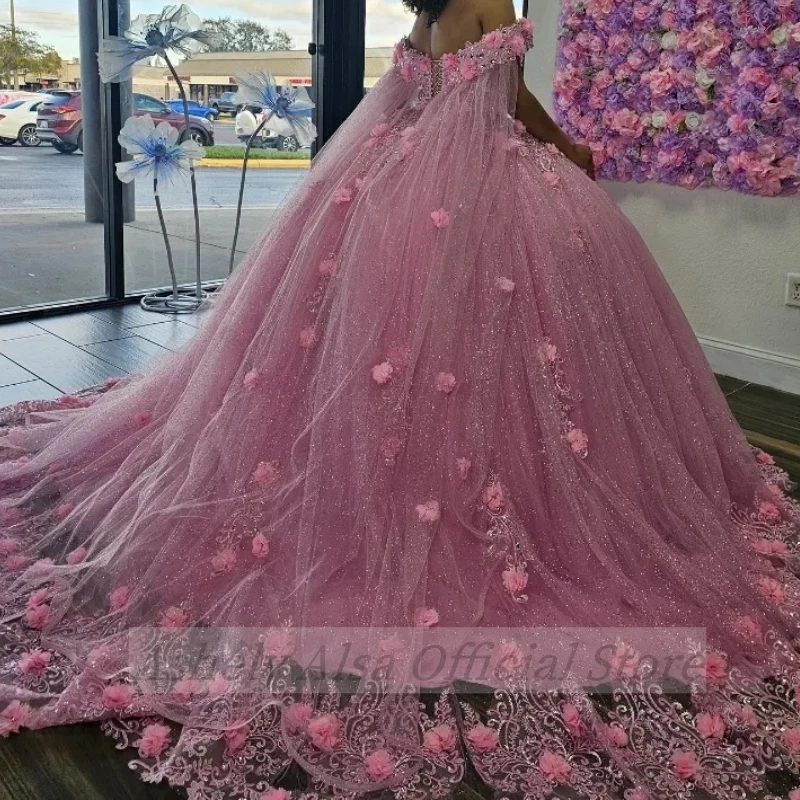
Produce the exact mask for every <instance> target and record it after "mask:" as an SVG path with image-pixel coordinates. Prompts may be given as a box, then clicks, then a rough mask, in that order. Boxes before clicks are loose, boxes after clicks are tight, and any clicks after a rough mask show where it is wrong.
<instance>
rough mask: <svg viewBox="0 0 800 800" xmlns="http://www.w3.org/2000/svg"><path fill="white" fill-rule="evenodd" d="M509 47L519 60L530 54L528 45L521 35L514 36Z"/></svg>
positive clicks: (509, 42)
mask: <svg viewBox="0 0 800 800" xmlns="http://www.w3.org/2000/svg"><path fill="white" fill-rule="evenodd" d="M508 46H509V47H510V48H511V52H512V53H513V54H514V55H515V56H516V57H517V58H522V56H524V55H525V53H527V52H528V43H527V42H526V41H525V39H524V38H523V37H522V36H520V35H519V34H517V35H515V36H512V37H511V38H510V39H509V40H508Z"/></svg>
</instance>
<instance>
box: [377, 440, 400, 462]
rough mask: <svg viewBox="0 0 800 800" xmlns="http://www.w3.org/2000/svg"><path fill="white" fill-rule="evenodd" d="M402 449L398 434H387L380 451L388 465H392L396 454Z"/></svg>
mask: <svg viewBox="0 0 800 800" xmlns="http://www.w3.org/2000/svg"><path fill="white" fill-rule="evenodd" d="M402 449H403V440H402V439H401V438H400V437H399V436H387V437H386V438H385V439H384V440H383V444H382V445H381V452H382V453H383V457H384V459H385V460H386V463H387V464H388V465H389V466H393V465H394V462H395V460H396V459H397V456H398V455H400V451H401V450H402Z"/></svg>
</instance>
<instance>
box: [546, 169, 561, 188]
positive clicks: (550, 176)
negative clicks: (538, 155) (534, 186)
mask: <svg viewBox="0 0 800 800" xmlns="http://www.w3.org/2000/svg"><path fill="white" fill-rule="evenodd" d="M542 179H543V180H544V182H545V183H546V184H547V185H548V186H550V187H551V188H555V187H556V186H558V185H559V183H561V181H560V179H559V177H558V175H556V173H555V172H551V171H550V170H545V171H544V172H543V173H542Z"/></svg>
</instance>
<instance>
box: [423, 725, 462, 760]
mask: <svg viewBox="0 0 800 800" xmlns="http://www.w3.org/2000/svg"><path fill="white" fill-rule="evenodd" d="M457 744H458V736H457V735H456V732H455V730H454V729H453V728H452V727H451V726H450V725H437V726H436V727H434V728H431V729H430V730H429V731H425V735H424V736H423V737H422V747H423V748H424V749H425V750H427V751H428V752H429V753H434V754H435V755H438V754H439V753H444V752H449V751H451V750H455V747H456V745H457Z"/></svg>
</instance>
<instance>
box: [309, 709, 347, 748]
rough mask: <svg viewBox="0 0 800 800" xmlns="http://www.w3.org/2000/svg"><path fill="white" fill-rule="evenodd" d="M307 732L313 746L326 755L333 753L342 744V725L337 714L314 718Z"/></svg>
mask: <svg viewBox="0 0 800 800" xmlns="http://www.w3.org/2000/svg"><path fill="white" fill-rule="evenodd" d="M306 730H307V732H308V737H309V739H310V740H311V744H313V745H314V747H316V748H317V749H318V750H322V752H324V753H332V752H333V751H334V750H336V748H337V747H339V745H340V744H341V743H342V723H341V721H340V720H339V718H338V717H337V716H336V715H335V714H321V715H319V716H316V717H312V718H311V719H310V720H309V721H308V725H307V726H306Z"/></svg>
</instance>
